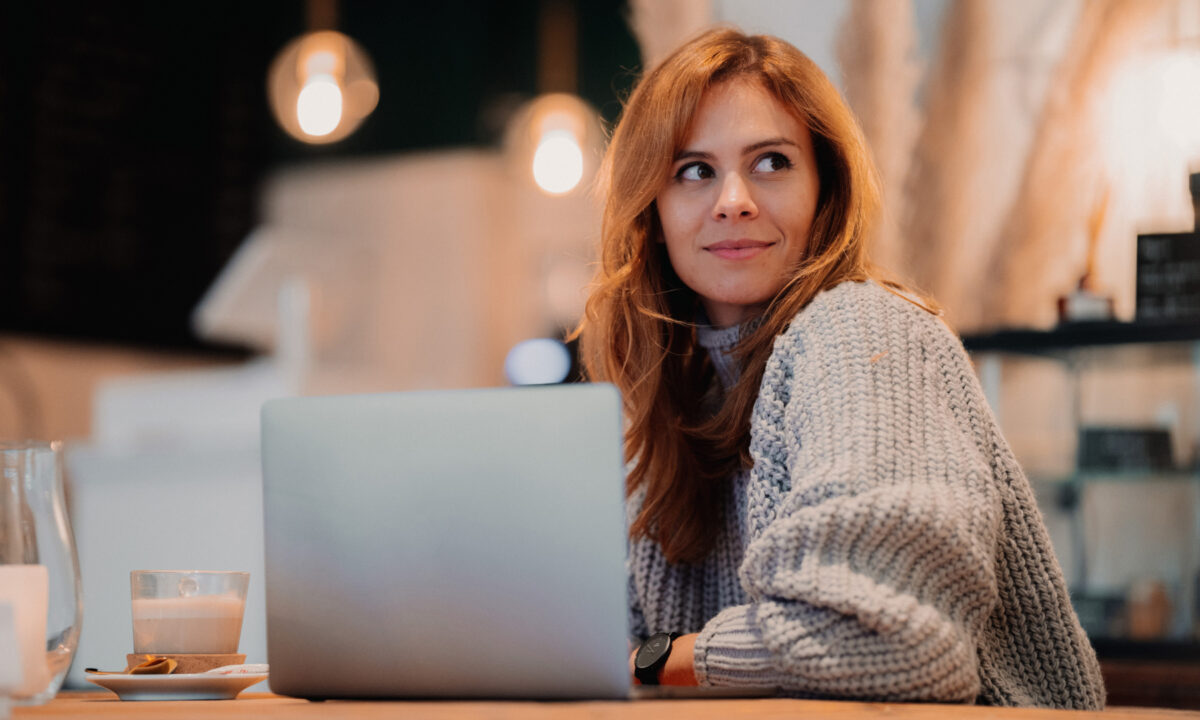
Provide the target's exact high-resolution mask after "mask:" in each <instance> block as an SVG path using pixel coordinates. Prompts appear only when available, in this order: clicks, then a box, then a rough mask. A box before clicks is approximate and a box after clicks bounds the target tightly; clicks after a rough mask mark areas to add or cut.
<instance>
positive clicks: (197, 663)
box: [125, 653, 246, 675]
mask: <svg viewBox="0 0 1200 720" xmlns="http://www.w3.org/2000/svg"><path fill="white" fill-rule="evenodd" d="M151 658H170V659H171V660H174V661H175V662H177V663H179V666H178V667H176V668H175V673H174V674H176V675H186V674H190V673H202V672H207V671H209V670H212V669H213V668H219V667H223V666H225V665H241V664H242V663H244V662H246V656H245V655H242V654H234V653H229V654H223V655H180V654H174V653H131V654H129V655H126V656H125V662H126V663H127V664H126V666H125V672H129V671H130V670H131V669H133V668H134V667H136V666H138V665H141V664H142V663H144V662H146V661H147V660H149V659H151Z"/></svg>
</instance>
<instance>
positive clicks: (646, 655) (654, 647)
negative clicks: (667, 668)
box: [633, 633, 671, 668]
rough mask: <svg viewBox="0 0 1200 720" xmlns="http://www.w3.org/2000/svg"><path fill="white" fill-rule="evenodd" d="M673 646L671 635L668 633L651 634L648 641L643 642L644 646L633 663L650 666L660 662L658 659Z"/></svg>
mask: <svg viewBox="0 0 1200 720" xmlns="http://www.w3.org/2000/svg"><path fill="white" fill-rule="evenodd" d="M670 646H671V636H670V635H667V634H666V633H658V634H656V635H651V636H650V638H649V639H648V640H646V642H644V643H642V647H641V648H640V649H639V650H638V653H637V657H636V658H634V661H633V664H634V665H635V666H636V667H639V668H648V667H651V666H652V665H654V663H656V662H658V659H659V658H661V657H662V656H663V653H665V652H666V651H667V648H669V647H670Z"/></svg>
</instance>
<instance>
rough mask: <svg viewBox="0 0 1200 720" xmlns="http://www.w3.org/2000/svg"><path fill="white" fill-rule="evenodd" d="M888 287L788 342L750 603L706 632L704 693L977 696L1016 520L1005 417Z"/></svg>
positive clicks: (829, 313) (770, 392) (763, 462)
mask: <svg viewBox="0 0 1200 720" xmlns="http://www.w3.org/2000/svg"><path fill="white" fill-rule="evenodd" d="M838 290H840V288H839V289H838ZM876 290H877V291H878V292H877V293H874V294H871V295H870V298H872V299H873V302H867V303H865V304H864V303H863V302H862V298H863V294H862V293H861V292H853V293H852V292H838V291H837V290H835V291H832V292H828V293H825V294H823V295H822V296H819V297H818V298H817V299H816V300H815V301H814V302H813V303H812V305H810V306H809V308H808V309H806V310H805V311H804V312H803V313H801V315H800V316H798V318H797V320H796V321H794V322H793V325H792V327H791V328H789V330H788V331H786V332H785V333H784V334H782V335H781V336H780V337H779V338H778V339H777V341H776V347H775V352H774V353H773V354H772V359H771V361H770V363H769V364H768V366H767V369H766V376H765V377H764V380H763V384H762V388H763V389H762V392H761V394H760V397H759V399H758V403H757V405H756V408H755V411H754V418H753V421H752V422H753V424H754V427H755V428H756V432H755V433H753V439H752V443H751V454H752V456H753V459H754V463H755V467H754V480H753V482H752V483H751V485H750V487H749V489H748V493H749V498H748V501H747V507H748V510H747V513H748V516H747V518H746V521H747V525H748V529H749V537H750V543H749V546H748V547H747V550H746V557H745V560H744V562H743V564H742V566H741V569H740V578H741V582H742V585H743V587H744V588H745V589H746V591H747V592H748V594H749V596H750V598H751V600H750V602H749V603H746V604H742V605H737V606H733V607H729V608H726V609H725V610H723V611H722V612H721V613H720V614H718V615H717V616H716V617H714V618H713V619H712V620H710V621H709V622H708V624H707V625H706V626H705V628H704V630H703V631H702V632H701V634H700V637H699V638H698V641H697V643H696V651H695V667H696V674H697V676H698V678H699V680H700V681H701V684H707V685H773V686H778V687H781V688H785V689H787V690H791V691H794V692H799V693H803V694H810V695H818V696H834V697H843V698H848V697H854V698H876V699H888V700H941V701H970V700H973V699H974V698H975V697H976V696H977V694H978V693H979V690H980V675H979V672H978V661H977V656H976V638H977V637H978V636H979V635H980V633H981V631H982V629H983V626H984V624H985V622H986V621H987V618H988V616H989V614H990V613H991V611H992V609H993V607H994V606H995V604H996V602H997V581H996V578H995V574H994V567H995V558H994V551H995V550H994V549H995V547H996V546H997V543H998V537H999V532H1000V524H1001V523H1000V518H1001V514H1002V509H1001V501H1000V495H999V493H998V491H997V488H996V481H995V479H994V478H993V469H992V467H991V466H990V458H989V456H988V451H987V449H988V448H990V447H991V446H992V444H993V438H992V437H991V436H990V434H991V433H993V432H994V422H993V421H991V416H990V414H989V413H988V411H987V409H986V407H983V406H981V405H982V404H983V402H984V401H983V398H982V395H981V394H980V393H979V392H978V389H977V388H978V386H977V382H976V380H975V377H974V374H973V372H972V370H971V367H970V364H969V361H968V359H967V357H966V355H965V353H964V352H963V350H962V346H961V344H960V343H959V342H958V340H957V338H955V337H954V335H953V334H952V333H951V332H950V331H949V330H948V329H947V328H946V327H945V326H944V324H943V323H942V322H941V321H940V320H939V319H938V318H936V317H934V316H932V315H930V314H928V313H926V312H924V311H923V310H920V309H918V308H915V307H912V306H910V305H909V304H908V303H907V302H905V301H903V300H900V299H899V298H895V297H889V298H888V299H880V298H879V296H878V295H879V293H883V292H885V291H883V290H882V289H879V288H876Z"/></svg>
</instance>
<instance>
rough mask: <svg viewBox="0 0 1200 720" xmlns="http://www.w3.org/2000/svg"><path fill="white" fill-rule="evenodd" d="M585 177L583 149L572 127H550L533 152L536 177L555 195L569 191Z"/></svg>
mask: <svg viewBox="0 0 1200 720" xmlns="http://www.w3.org/2000/svg"><path fill="white" fill-rule="evenodd" d="M582 179H583V149H582V148H580V147H579V141H578V140H576V139H575V135H574V133H572V132H570V131H569V130H550V131H548V132H547V133H546V134H545V135H543V136H542V140H541V142H539V143H538V146H537V150H536V151H535V152H534V154H533V180H534V182H536V183H537V184H538V187H540V188H541V189H543V190H545V191H546V192H548V193H550V194H552V195H562V194H564V193H568V192H570V191H571V190H572V189H574V188H575V186H576V185H578V184H579V181H580V180H582Z"/></svg>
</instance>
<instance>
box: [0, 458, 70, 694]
mask: <svg viewBox="0 0 1200 720" xmlns="http://www.w3.org/2000/svg"><path fill="white" fill-rule="evenodd" d="M62 468H63V458H62V448H61V443H57V442H54V443H47V442H38V441H23V442H0V603H9V604H11V605H12V606H13V608H14V612H15V613H16V616H15V624H16V626H17V627H16V628H15V630H16V632H17V637H18V639H19V640H21V644H22V652H23V654H22V660H21V664H22V669H23V675H24V682H23V684H22V685H21V686H20V687H19V688H18V689H17V690H16V692H15V693H13V700H15V702H16V704H17V705H39V704H41V703H44V702H46V701H48V700H50V699H51V698H53V697H54V696H55V694H56V693H57V692H58V689H59V687H61V686H62V682H63V678H64V677H65V676H66V674H67V669H68V668H69V667H70V665H71V659H72V658H73V657H74V655H75V649H76V648H77V647H78V645H79V623H80V620H81V619H82V615H83V608H82V603H81V596H80V586H79V557H78V555H77V554H76V551H75V537H74V535H72V533H71V524H70V520H69V519H68V517H67V508H66V502H65V499H64V496H63V472H62ZM26 641H28V642H26ZM43 641H44V644H43Z"/></svg>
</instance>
